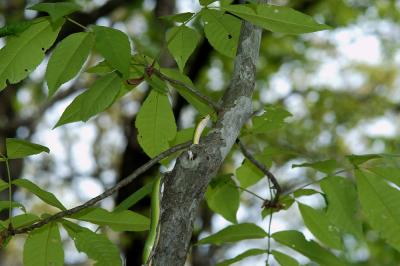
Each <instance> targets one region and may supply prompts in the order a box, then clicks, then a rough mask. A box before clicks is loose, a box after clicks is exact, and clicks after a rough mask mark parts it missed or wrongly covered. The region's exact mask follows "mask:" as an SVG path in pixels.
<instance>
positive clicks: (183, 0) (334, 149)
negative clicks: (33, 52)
mask: <svg viewBox="0 0 400 266" xmlns="http://www.w3.org/2000/svg"><path fill="white" fill-rule="evenodd" d="M36 2H37V1H23V0H1V1H0V25H3V24H6V23H9V22H12V21H20V20H25V19H32V18H34V17H37V16H41V15H43V14H38V13H37V12H34V11H26V10H24V8H25V7H26V6H29V5H32V4H34V3H36ZM77 2H78V3H79V4H81V5H82V6H84V12H80V13H76V14H74V15H72V18H73V19H75V20H76V21H79V22H80V23H82V24H83V25H90V24H99V25H105V26H112V27H115V28H117V29H120V30H122V31H124V32H126V33H127V34H128V35H129V36H130V37H131V40H132V46H133V49H134V50H136V51H140V52H144V53H146V54H148V55H150V56H156V55H157V54H158V53H159V51H161V55H160V60H159V61H160V65H161V66H164V67H174V62H173V61H172V59H171V57H170V55H169V54H168V52H167V50H166V48H165V31H166V30H167V29H168V27H169V26H171V24H168V22H166V21H162V20H160V19H158V17H159V16H164V15H169V14H173V13H176V12H186V11H196V10H199V8H200V6H199V4H198V2H197V1H196V0H143V1H140V0H108V1H107V0H96V1H89V0H80V1H77ZM270 2H271V3H273V4H277V5H287V6H290V7H293V8H295V9H297V10H299V11H302V12H304V13H306V14H309V15H312V16H314V17H315V19H317V20H319V21H320V22H323V23H326V24H328V25H330V26H332V27H333V30H331V31H324V32H318V33H314V34H307V35H302V36H291V35H280V34H272V33H270V32H264V35H263V41H262V46H261V50H260V60H259V64H258V66H257V83H256V92H255V94H254V107H255V110H262V109H263V108H264V107H265V106H266V105H270V104H274V105H277V106H282V107H284V108H286V109H287V110H288V111H289V112H290V113H291V114H292V115H293V116H292V117H290V118H288V119H287V122H288V123H287V125H285V126H284V127H281V128H279V129H276V130H272V131H268V132H267V133H266V134H261V135H257V137H246V136H244V137H243V140H244V142H245V143H246V144H247V145H248V146H249V147H251V149H252V151H253V152H254V153H263V154H267V155H265V156H264V158H265V163H267V161H268V162H271V163H272V168H271V171H272V172H273V173H275V175H276V176H277V177H278V180H279V182H280V183H281V184H282V186H283V187H284V189H285V191H286V192H289V191H291V190H293V189H294V188H296V187H300V186H303V185H305V184H308V183H310V182H313V181H314V180H317V179H318V178H320V177H322V176H321V173H318V172H315V171H313V170H305V169H303V168H294V169H292V168H291V167H292V164H295V163H303V162H312V161H318V160H325V159H334V160H336V161H337V162H338V163H339V165H341V166H342V167H343V168H346V167H348V165H347V164H346V162H345V159H344V156H345V155H347V154H352V153H355V154H362V153H399V148H400V147H399V133H400V128H399V112H400V105H399V101H400V90H399V85H400V78H399V73H398V72H399V66H400V45H399V44H400V27H399V19H400V12H399V10H400V1H398V0H378V1H368V0H320V1H318V0H292V1H285V0H281V1H280V0H273V1H270ZM191 26H192V27H194V28H196V29H198V30H199V32H202V30H201V28H202V25H201V23H200V21H198V20H196V21H194V22H193V23H192V24H191ZM77 31H80V28H78V27H76V26H75V25H74V24H71V23H67V24H66V25H65V26H64V28H63V30H62V32H61V33H60V36H59V40H61V39H62V38H63V37H65V36H67V35H68V34H71V33H74V32H77ZM4 42H5V40H4V39H2V40H0V45H1V46H2V45H4ZM98 61H99V57H98V56H97V55H92V57H91V58H90V59H89V60H88V62H87V63H86V68H87V67H89V66H92V65H94V64H95V63H96V62H98ZM0 63H1V62H0ZM46 63H47V61H46V60H45V62H44V63H42V64H41V65H40V66H39V67H38V68H37V69H36V70H35V71H34V72H33V73H32V74H31V75H30V77H29V78H28V79H26V80H24V81H22V82H21V83H19V84H16V85H11V86H8V88H7V89H5V90H3V91H1V92H0V144H1V147H3V142H4V139H5V137H18V138H27V139H31V140H32V141H34V142H37V143H41V144H43V145H46V146H48V147H49V148H50V149H51V154H50V156H47V155H45V156H36V157H35V158H33V159H27V160H25V161H24V162H22V161H15V162H13V165H12V173H13V176H14V178H18V177H22V176H23V177H24V178H29V179H33V180H34V181H35V182H36V183H38V184H39V185H41V186H42V187H44V188H47V189H48V190H50V191H52V192H54V193H55V194H56V195H57V196H58V197H59V198H60V199H61V200H62V202H65V205H66V206H68V207H72V206H75V205H76V204H79V203H81V202H83V201H85V200H87V199H89V198H91V197H93V196H95V195H97V194H98V193H101V192H102V191H103V190H104V188H105V187H109V186H111V185H113V184H114V183H115V182H117V181H118V180H119V179H121V178H123V177H125V176H127V175H128V174H129V173H130V172H132V171H133V170H134V169H135V168H137V167H138V166H140V165H141V164H143V163H144V162H146V161H147V160H148V157H147V156H146V155H145V154H144V153H143V151H142V150H141V149H140V147H139V145H138V143H137V140H136V133H137V132H136V129H135V128H134V121H135V114H136V113H137V111H138V108H139V107H140V104H141V103H142V101H143V100H144V98H145V97H146V95H147V93H148V91H149V88H148V87H147V86H146V85H141V86H139V87H138V88H137V89H135V90H133V91H132V92H131V93H129V94H127V95H126V96H124V98H123V99H122V100H121V101H119V102H118V103H116V104H114V105H113V106H112V107H111V108H109V109H108V110H107V112H105V113H103V114H102V115H100V116H97V117H95V118H94V119H91V120H90V121H89V122H88V123H86V124H83V123H75V124H72V125H66V126H63V127H61V128H57V129H55V130H51V128H52V127H53V126H54V124H55V122H56V121H57V120H58V118H59V117H60V115H61V113H62V111H63V110H64V108H65V107H66V106H67V105H68V103H69V102H70V101H71V100H72V99H73V97H74V96H76V95H77V93H78V92H81V91H82V90H84V89H85V88H87V86H88V84H91V82H93V79H94V77H93V75H89V74H88V73H84V72H83V73H82V74H81V75H80V76H79V78H77V79H75V80H73V81H71V82H68V83H67V84H65V85H63V87H62V90H61V91H60V92H59V93H58V94H57V95H55V96H54V97H53V98H51V99H48V98H47V88H46V85H45V84H44V82H43V75H44V69H45V66H46ZM232 68H233V60H231V59H229V58H227V57H225V56H223V55H220V54H218V53H217V52H216V51H214V50H213V49H212V48H211V47H210V45H209V44H208V43H207V41H206V39H205V38H204V37H203V38H202V41H201V43H200V44H199V45H198V47H197V49H196V51H195V53H194V54H193V55H192V57H191V58H190V60H189V62H188V64H187V67H186V70H185V72H186V73H187V74H188V76H189V77H190V78H191V79H192V80H193V82H194V83H195V85H196V87H197V88H199V90H201V91H203V92H204V93H206V94H208V95H210V97H212V98H214V99H219V97H220V96H221V95H222V93H223V90H224V89H225V88H226V87H227V86H228V85H229V80H230V75H231V72H232ZM171 100H172V102H173V106H174V113H175V117H176V120H177V122H178V128H179V129H184V128H189V127H193V126H194V124H195V122H196V120H197V119H198V117H197V114H196V112H195V110H194V109H193V108H192V107H190V106H188V104H187V102H185V100H183V99H182V98H180V97H178V95H173V97H171ZM242 160H243V157H242V155H241V154H240V152H239V151H238V149H237V148H236V150H233V151H232V153H231V156H230V157H229V158H228V159H227V162H226V164H225V165H224V167H223V168H222V169H221V174H222V173H234V172H235V169H236V168H237V167H238V166H240V165H241V163H242ZM1 167H2V166H1ZM156 170H158V169H154V170H153V172H149V173H147V174H146V175H145V176H143V177H142V178H141V179H140V180H139V181H138V182H136V183H135V184H133V185H131V186H129V187H128V188H126V189H124V190H122V191H121V192H120V193H119V195H118V196H116V197H115V198H114V199H108V200H105V201H104V202H103V203H102V204H103V207H105V208H112V207H113V206H114V205H115V204H116V203H117V202H120V201H121V200H123V199H124V198H125V197H127V196H128V195H130V194H131V193H132V192H133V191H135V190H137V189H138V188H140V187H141V186H143V184H145V183H146V182H148V181H149V180H150V179H151V178H153V177H154V175H155V174H154V173H155V171H156ZM162 170H163V171H165V170H167V169H165V168H163V169H162ZM4 171H5V169H3V168H0V175H1V177H4V176H5V174H4ZM344 174H345V175H347V176H348V177H349V178H352V175H351V172H346V173H344ZM310 187H313V186H312V185H311V186H310ZM250 189H251V190H253V191H254V192H256V193H258V194H260V195H262V196H263V197H268V189H267V184H266V181H265V180H263V181H261V182H259V183H258V184H257V185H255V186H252V187H250ZM14 195H15V199H16V200H19V201H22V202H23V203H24V205H25V206H26V207H27V208H29V209H31V210H33V211H37V212H38V213H40V212H43V211H44V209H43V208H44V205H43V204H42V203H41V202H39V201H38V200H36V199H35V198H32V196H31V195H28V194H25V193H24V191H16V192H15V194H14ZM5 197H6V195H1V198H3V199H4V198H5ZM306 200H307V203H310V201H311V204H313V203H314V204H317V205H318V204H319V203H320V202H321V199H320V198H318V196H316V197H308V198H307V199H306ZM318 202H319V203H318ZM260 206H261V202H260V201H259V200H258V199H256V198H254V197H251V195H248V194H242V203H241V207H240V209H239V212H238V219H239V221H240V222H244V221H252V222H257V223H259V224H261V225H263V226H264V227H265V228H266V226H267V221H266V220H262V218H261V216H260ZM148 208H149V200H148V199H145V200H142V201H141V202H139V203H138V204H137V205H135V206H134V207H133V209H134V210H135V211H139V212H142V213H144V214H146V215H148V214H149V210H148ZM4 215H5V214H4ZM2 217H3V218H4V217H5V216H2ZM226 224H227V221H225V220H224V219H223V218H221V217H219V216H217V215H213V214H212V213H211V211H210V210H209V209H208V207H207V206H206V204H204V206H202V208H201V210H200V211H199V217H198V219H197V221H196V224H195V233H194V236H193V242H195V241H196V240H197V239H198V237H199V236H201V235H204V234H206V233H210V232H214V231H216V230H218V229H221V228H222V227H223V226H225V225H226ZM288 228H289V229H293V228H294V229H298V230H302V231H303V232H305V233H306V236H308V237H310V234H308V235H307V231H306V229H304V226H303V224H302V222H301V218H300V215H299V213H298V211H297V209H296V208H293V207H292V208H290V209H289V210H288V211H282V212H280V213H278V214H277V215H275V216H274V219H273V222H272V231H273V232H275V231H279V230H282V229H288ZM364 230H365V232H367V233H366V234H365V235H366V239H365V241H363V242H357V241H356V240H355V239H352V238H349V239H348V241H347V242H348V243H346V251H345V253H346V259H347V260H348V261H349V263H350V264H354V265H398V263H399V261H400V254H399V253H398V252H397V251H395V250H394V249H392V248H391V247H389V246H388V245H387V244H385V242H384V241H382V240H381V239H380V238H379V235H378V234H377V233H375V232H374V231H371V229H370V228H369V226H368V225H366V224H365V226H364ZM63 237H64V238H65V239H67V238H66V234H65V232H64V235H63ZM111 237H112V239H113V240H115V242H116V243H118V245H119V246H120V247H121V249H122V250H123V254H124V256H125V258H126V265H140V259H141V255H140V254H141V249H142V245H143V240H144V238H145V234H144V233H143V234H138V233H135V234H124V235H112V234H111ZM22 243H23V237H16V238H15V239H14V240H13V241H12V242H11V243H10V245H9V246H8V247H7V249H6V250H1V251H0V258H1V259H0V265H7V266H10V265H21V260H22V259H21V258H22V256H21V248H22V246H23V245H22ZM253 243H254V245H259V246H261V247H264V248H265V246H266V243H262V242H260V241H248V242H246V243H242V244H236V245H231V246H224V247H209V246H201V247H200V246H194V247H193V249H192V254H191V256H190V258H189V263H190V264H191V265H196V266H197V265H214V264H215V262H216V261H218V260H221V259H223V258H229V257H232V256H234V255H235V254H237V253H240V250H243V247H244V246H246V245H249V244H253ZM65 244H66V247H67V248H66V259H67V261H66V263H67V265H88V262H87V259H86V257H85V256H83V255H82V254H78V253H77V252H76V251H75V250H74V248H73V245H72V244H71V243H70V242H69V241H67V240H65ZM273 244H274V243H273ZM283 250H285V249H283ZM294 256H297V258H298V259H300V261H302V262H303V263H307V259H305V258H304V257H302V256H300V255H298V254H297V255H294ZM264 259H265V258H263V257H256V258H255V259H253V260H251V259H250V260H245V261H244V262H243V264H240V265H249V264H250V263H253V264H254V265H264V264H263V263H264ZM272 263H274V262H272ZM273 265H274V264H273Z"/></svg>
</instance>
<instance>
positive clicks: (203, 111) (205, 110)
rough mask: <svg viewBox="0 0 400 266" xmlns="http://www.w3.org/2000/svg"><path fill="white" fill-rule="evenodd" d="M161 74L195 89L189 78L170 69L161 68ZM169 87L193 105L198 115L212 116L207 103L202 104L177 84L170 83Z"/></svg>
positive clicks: (211, 110) (212, 110)
mask: <svg viewBox="0 0 400 266" xmlns="http://www.w3.org/2000/svg"><path fill="white" fill-rule="evenodd" d="M160 71H161V73H163V74H164V75H166V76H168V77H170V78H172V79H174V80H178V81H180V82H183V83H185V84H186V85H187V86H189V87H191V88H195V87H194V85H193V83H192V81H191V80H190V78H189V77H188V76H186V75H184V74H182V73H181V72H179V71H177V70H175V69H171V68H162V69H161V70H160ZM170 84H171V86H173V87H174V88H175V89H176V90H177V91H178V93H179V94H180V95H181V96H182V97H183V98H184V99H185V100H186V101H187V102H188V103H190V104H191V105H193V107H194V108H196V110H197V111H198V112H199V114H200V115H202V116H205V115H207V114H212V113H214V109H213V108H212V107H210V106H209V105H208V104H207V103H205V102H203V101H202V100H200V99H199V98H198V97H197V96H196V95H194V94H193V93H192V92H191V91H189V90H188V89H187V88H185V87H184V86H179V85H177V84H172V83H170Z"/></svg>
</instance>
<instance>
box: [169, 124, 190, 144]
mask: <svg viewBox="0 0 400 266" xmlns="http://www.w3.org/2000/svg"><path fill="white" fill-rule="evenodd" d="M193 135H194V127H190V128H185V129H182V130H180V131H178V132H177V133H176V135H175V138H174V139H173V140H171V141H170V142H169V144H170V146H175V145H178V144H181V143H185V142H187V141H189V140H192V139H193Z"/></svg>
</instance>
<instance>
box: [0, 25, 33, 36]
mask: <svg viewBox="0 0 400 266" xmlns="http://www.w3.org/2000/svg"><path fill="white" fill-rule="evenodd" d="M32 24H33V22H32V21H18V22H14V23H9V24H6V25H5V26H3V27H1V28H0V37H4V36H9V35H14V36H18V35H19V34H20V33H21V32H23V31H25V30H26V29H28V28H29V27H30V26H32Z"/></svg>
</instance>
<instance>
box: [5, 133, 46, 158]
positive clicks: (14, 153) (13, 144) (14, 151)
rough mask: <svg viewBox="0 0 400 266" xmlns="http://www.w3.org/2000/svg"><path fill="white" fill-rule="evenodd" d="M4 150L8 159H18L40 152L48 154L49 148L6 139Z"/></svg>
mask: <svg viewBox="0 0 400 266" xmlns="http://www.w3.org/2000/svg"><path fill="white" fill-rule="evenodd" d="M6 148H7V158H8V159H19V158H24V157H27V156H30V155H35V154H39V153H42V152H47V153H49V152H50V150H49V148H47V147H45V146H42V145H39V144H35V143H31V142H29V141H25V140H22V139H14V138H7V139H6Z"/></svg>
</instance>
